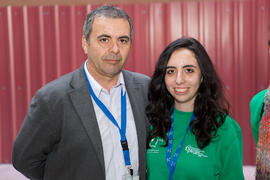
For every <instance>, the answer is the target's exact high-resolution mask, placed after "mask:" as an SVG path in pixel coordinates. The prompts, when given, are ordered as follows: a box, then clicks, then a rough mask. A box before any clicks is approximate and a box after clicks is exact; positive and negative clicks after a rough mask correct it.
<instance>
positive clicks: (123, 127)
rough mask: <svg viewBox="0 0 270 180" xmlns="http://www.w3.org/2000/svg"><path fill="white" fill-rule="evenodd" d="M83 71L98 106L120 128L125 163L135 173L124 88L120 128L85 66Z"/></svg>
mask: <svg viewBox="0 0 270 180" xmlns="http://www.w3.org/2000/svg"><path fill="white" fill-rule="evenodd" d="M85 63H86V62H85ZM83 71H84V75H85V77H86V80H87V84H88V87H89V92H90V95H91V96H92V98H93V99H94V101H95V102H96V104H97V105H98V107H99V108H100V109H101V110H102V111H103V112H104V114H105V115H106V116H107V117H108V118H109V119H110V120H111V122H112V123H113V124H114V125H115V126H116V127H117V128H118V130H119V133H120V137H121V139H120V142H121V145H122V149H123V155H124V159H125V165H126V167H127V168H128V169H129V171H130V175H133V169H132V168H131V163H130V155H129V149H128V142H127V138H126V122H127V116H126V92H125V93H123V89H122V88H121V128H120V127H119V125H118V123H117V121H116V120H115V118H114V117H113V115H112V113H111V112H110V111H109V110H108V109H107V108H106V106H105V105H104V104H103V103H102V102H101V101H100V100H99V99H98V97H97V96H96V95H95V93H94V91H93V89H92V86H91V84H90V81H89V79H88V77H87V74H86V72H85V69H84V68H83Z"/></svg>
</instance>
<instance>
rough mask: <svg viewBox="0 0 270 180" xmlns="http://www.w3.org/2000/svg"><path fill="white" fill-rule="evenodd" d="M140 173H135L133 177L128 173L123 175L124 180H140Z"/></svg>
mask: <svg viewBox="0 0 270 180" xmlns="http://www.w3.org/2000/svg"><path fill="white" fill-rule="evenodd" d="M139 179H140V178H139V173H138V171H134V172H133V176H131V175H130V174H129V173H126V174H124V175H123V178H122V180H139Z"/></svg>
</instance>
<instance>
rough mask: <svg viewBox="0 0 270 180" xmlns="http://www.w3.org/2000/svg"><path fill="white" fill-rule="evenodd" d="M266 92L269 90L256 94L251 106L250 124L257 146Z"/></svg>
mask: <svg viewBox="0 0 270 180" xmlns="http://www.w3.org/2000/svg"><path fill="white" fill-rule="evenodd" d="M266 91H267V89H265V90H263V91H261V92H259V93H258V94H256V95H255V96H254V97H253V98H252V100H251V101H250V104H249V106H250V124H251V129H252V133H253V137H254V140H255V143H256V145H257V142H258V134H259V128H260V122H261V111H262V107H263V100H264V95H265V93H266Z"/></svg>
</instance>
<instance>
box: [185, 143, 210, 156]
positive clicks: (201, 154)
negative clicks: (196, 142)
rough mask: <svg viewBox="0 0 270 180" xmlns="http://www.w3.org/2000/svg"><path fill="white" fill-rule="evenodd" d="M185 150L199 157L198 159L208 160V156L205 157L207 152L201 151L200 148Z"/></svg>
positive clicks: (188, 147)
mask: <svg viewBox="0 0 270 180" xmlns="http://www.w3.org/2000/svg"><path fill="white" fill-rule="evenodd" d="M185 150H186V151H187V153H192V154H194V155H197V156H198V157H205V158H208V156H207V155H205V151H203V150H200V149H199V148H195V147H192V146H191V145H188V146H186V148H185Z"/></svg>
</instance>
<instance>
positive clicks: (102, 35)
mask: <svg viewBox="0 0 270 180" xmlns="http://www.w3.org/2000/svg"><path fill="white" fill-rule="evenodd" d="M104 37H106V38H111V36H109V35H107V34H101V35H99V36H98V38H104Z"/></svg>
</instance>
